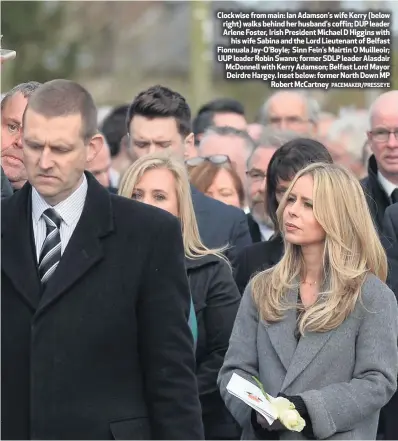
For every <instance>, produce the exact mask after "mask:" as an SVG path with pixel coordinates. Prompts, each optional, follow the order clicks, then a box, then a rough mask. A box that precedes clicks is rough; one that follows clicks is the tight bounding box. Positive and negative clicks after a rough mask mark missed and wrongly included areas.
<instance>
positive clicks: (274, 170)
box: [266, 138, 333, 226]
mask: <svg viewBox="0 0 398 441" xmlns="http://www.w3.org/2000/svg"><path fill="white" fill-rule="evenodd" d="M313 162H326V163H329V164H332V163H333V158H332V156H331V155H330V153H329V151H328V150H327V148H326V147H325V146H324V145H323V144H321V143H320V142H318V141H316V140H314V139H310V138H296V139H293V140H291V141H289V142H287V143H286V144H284V145H283V146H282V147H280V148H279V149H278V150H277V151H276V152H275V153H274V154H273V156H272V158H271V161H270V163H269V164H268V170H267V187H266V189H267V195H266V198H267V207H268V214H269V216H270V217H271V219H272V222H273V224H274V225H276V226H277V225H278V221H277V217H276V210H277V208H278V201H277V200H276V188H277V185H278V182H279V181H291V180H292V179H293V178H294V176H295V175H296V173H298V172H299V171H300V170H302V169H303V168H305V167H306V166H307V165H309V164H312V163H313Z"/></svg>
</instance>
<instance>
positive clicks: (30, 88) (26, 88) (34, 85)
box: [1, 81, 41, 110]
mask: <svg viewBox="0 0 398 441" xmlns="http://www.w3.org/2000/svg"><path fill="white" fill-rule="evenodd" d="M40 86H41V83H38V82H37V81H28V82H27V83H20V84H17V85H16V86H15V87H13V88H12V89H11V90H9V91H8V92H7V93H6V94H5V95H4V97H3V99H2V100H1V110H3V109H4V106H5V105H6V103H7V101H8V100H9V99H10V98H12V97H13V96H14V95H16V94H17V93H22V95H23V96H24V97H25V98H27V99H28V98H29V97H30V96H31V95H32V93H33V92H34V91H35V90H36V89H38V88H39V87H40Z"/></svg>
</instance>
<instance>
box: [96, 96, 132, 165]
mask: <svg viewBox="0 0 398 441" xmlns="http://www.w3.org/2000/svg"><path fill="white" fill-rule="evenodd" d="M128 110H129V106H128V104H123V105H122V106H118V107H115V108H114V109H112V111H111V113H109V115H107V116H106V118H105V119H104V120H103V121H102V124H101V127H100V131H101V133H102V134H103V135H104V136H105V139H106V141H107V143H108V145H109V150H110V152H111V156H112V157H114V156H116V155H118V154H119V152H120V146H121V142H122V139H123V137H124V136H125V135H127V129H126V117H127V112H128Z"/></svg>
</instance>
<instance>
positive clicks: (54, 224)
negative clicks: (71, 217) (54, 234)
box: [43, 208, 62, 229]
mask: <svg viewBox="0 0 398 441" xmlns="http://www.w3.org/2000/svg"><path fill="white" fill-rule="evenodd" d="M43 219H44V221H45V222H46V224H47V227H50V228H58V229H59V228H60V226H61V222H62V219H61V216H59V214H58V213H57V212H56V211H55V210H54V209H53V208H47V210H46V211H44V212H43Z"/></svg>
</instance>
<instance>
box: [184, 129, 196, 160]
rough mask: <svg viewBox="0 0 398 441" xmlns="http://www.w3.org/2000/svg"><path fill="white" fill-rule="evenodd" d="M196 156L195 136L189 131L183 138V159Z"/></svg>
mask: <svg viewBox="0 0 398 441" xmlns="http://www.w3.org/2000/svg"><path fill="white" fill-rule="evenodd" d="M194 156H197V152H196V147H195V136H194V134H193V133H190V134H189V135H188V136H187V137H186V138H185V140H184V159H188V158H192V157H194Z"/></svg>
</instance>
